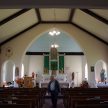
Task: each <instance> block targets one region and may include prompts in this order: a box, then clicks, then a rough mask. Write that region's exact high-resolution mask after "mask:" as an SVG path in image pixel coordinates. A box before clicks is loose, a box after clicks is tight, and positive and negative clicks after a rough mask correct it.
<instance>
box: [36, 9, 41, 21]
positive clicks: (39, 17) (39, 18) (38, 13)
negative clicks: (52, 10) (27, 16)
mask: <svg viewBox="0 0 108 108" xmlns="http://www.w3.org/2000/svg"><path fill="white" fill-rule="evenodd" d="M35 11H36V14H37V17H38V20H39V22H41V15H40V11H39V9H38V8H37V9H35Z"/></svg>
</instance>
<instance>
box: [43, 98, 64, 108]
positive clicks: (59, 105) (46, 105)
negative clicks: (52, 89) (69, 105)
mask: <svg viewBox="0 0 108 108" xmlns="http://www.w3.org/2000/svg"><path fill="white" fill-rule="evenodd" d="M43 108H52V104H51V99H50V98H45V103H44V105H43ZM57 108H64V105H63V99H62V98H58V101H57Z"/></svg>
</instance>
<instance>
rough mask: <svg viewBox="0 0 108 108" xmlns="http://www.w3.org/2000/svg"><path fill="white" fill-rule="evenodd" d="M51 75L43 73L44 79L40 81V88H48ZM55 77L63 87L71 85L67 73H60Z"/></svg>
mask: <svg viewBox="0 0 108 108" xmlns="http://www.w3.org/2000/svg"><path fill="white" fill-rule="evenodd" d="M50 76H51V75H43V78H42V80H41V81H40V82H39V87H40V88H47V87H48V83H49V81H50ZM55 79H57V81H58V82H59V84H60V87H61V88H69V87H70V82H69V81H67V75H66V74H59V75H57V76H55Z"/></svg>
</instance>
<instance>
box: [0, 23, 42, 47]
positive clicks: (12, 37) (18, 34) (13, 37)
mask: <svg viewBox="0 0 108 108" xmlns="http://www.w3.org/2000/svg"><path fill="white" fill-rule="evenodd" d="M38 24H40V23H35V24H34V25H32V26H30V27H28V28H26V29H25V30H23V31H21V32H19V33H17V34H16V35H14V36H11V38H9V39H7V40H5V41H4V42H2V43H0V46H1V45H4V44H5V43H7V42H9V41H11V40H13V39H15V38H16V37H18V36H20V35H21V34H23V33H25V32H27V31H28V30H30V29H32V28H33V27H35V26H37V25H38Z"/></svg>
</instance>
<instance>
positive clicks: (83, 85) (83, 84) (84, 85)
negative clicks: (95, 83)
mask: <svg viewBox="0 0 108 108" xmlns="http://www.w3.org/2000/svg"><path fill="white" fill-rule="evenodd" d="M80 87H81V88H89V84H88V82H87V81H85V80H83V81H82V83H81V84H80Z"/></svg>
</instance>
